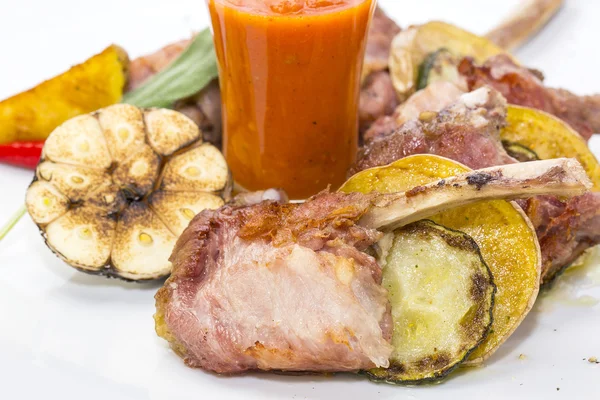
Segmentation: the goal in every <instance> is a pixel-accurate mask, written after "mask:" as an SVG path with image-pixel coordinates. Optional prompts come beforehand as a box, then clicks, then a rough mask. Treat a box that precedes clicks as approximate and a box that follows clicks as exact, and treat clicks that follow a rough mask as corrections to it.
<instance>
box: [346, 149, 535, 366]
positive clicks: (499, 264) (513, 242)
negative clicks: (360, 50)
mask: <svg viewBox="0 0 600 400" xmlns="http://www.w3.org/2000/svg"><path fill="white" fill-rule="evenodd" d="M468 170H469V169H468V168H467V167H465V166H463V165H461V164H459V163H457V162H454V161H452V160H449V159H446V158H442V157H438V156H432V155H417V156H411V157H406V158H403V159H401V160H398V161H396V162H394V163H392V164H390V165H388V166H385V167H377V168H372V169H368V170H365V171H362V172H359V173H358V174H356V175H354V176H353V177H351V178H350V179H349V180H348V181H347V182H346V183H345V184H344V185H343V186H342V188H341V189H340V190H341V191H343V192H362V193H369V192H373V191H378V192H381V193H390V192H400V191H406V190H409V189H411V188H414V187H416V186H419V185H423V184H425V183H430V182H434V181H437V180H439V179H440V178H446V177H450V176H453V175H457V174H460V173H464V172H465V171H468ZM431 219H432V220H433V221H434V222H436V223H438V224H440V225H442V226H445V227H447V228H450V229H454V230H457V231H460V232H463V233H465V234H467V235H469V236H470V237H472V238H473V239H474V240H475V242H476V243H477V245H478V246H479V248H480V249H481V254H482V255H483V258H484V260H485V262H486V263H487V264H488V266H489V268H490V270H491V271H492V274H493V277H494V283H495V284H496V286H497V293H496V298H495V303H494V309H493V316H494V321H493V324H492V331H491V332H490V334H489V335H488V336H487V338H486V339H485V341H484V342H483V343H482V344H481V345H480V346H479V347H478V348H477V349H476V350H475V351H474V352H473V353H472V354H471V356H470V357H469V360H468V362H467V363H469V364H477V363H481V362H483V360H485V359H486V358H488V357H489V356H490V355H491V354H492V353H494V352H495V351H496V350H497V349H498V347H499V346H500V345H501V344H502V343H503V342H504V341H505V340H506V339H507V338H508V337H509V336H510V335H511V334H512V333H513V332H514V330H515V329H516V328H517V327H518V326H519V324H520V323H521V321H522V320H523V318H525V316H526V315H527V313H528V312H529V310H530V309H531V307H532V306H533V303H534V302H535V299H536V297H537V294H538V290H539V280H540V268H541V255H540V249H539V243H538V241H537V237H536V234H535V230H534V229H533V227H532V226H531V223H530V221H529V219H527V217H526V216H525V215H524V214H523V212H522V210H521V209H520V208H519V207H517V206H516V205H514V204H513V203H510V202H507V201H503V200H495V201H485V202H480V203H476V204H472V205H468V206H463V207H459V208H457V209H454V210H451V211H446V212H443V213H441V214H438V215H436V216H434V217H433V218H431Z"/></svg>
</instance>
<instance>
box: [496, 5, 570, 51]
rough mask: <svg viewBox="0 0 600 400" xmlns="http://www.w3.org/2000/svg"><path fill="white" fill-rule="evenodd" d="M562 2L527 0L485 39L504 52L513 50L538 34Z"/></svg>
mask: <svg viewBox="0 0 600 400" xmlns="http://www.w3.org/2000/svg"><path fill="white" fill-rule="evenodd" d="M563 3H564V0H529V1H528V2H527V4H524V5H523V4H519V7H518V9H517V10H516V11H515V12H514V13H513V14H512V15H510V17H509V18H508V19H507V20H506V21H503V22H502V23H501V24H500V25H498V26H497V27H496V28H494V29H493V30H491V31H490V32H488V34H487V35H486V37H487V38H488V39H490V40H491V41H492V42H494V43H496V44H497V45H498V46H500V47H502V48H503V49H506V50H509V51H510V50H514V49H516V48H518V47H520V46H521V45H523V44H524V43H525V42H527V41H528V40H529V39H531V38H532V37H533V36H535V34H536V33H538V32H539V31H540V30H541V29H542V28H543V27H544V25H546V24H547V23H548V21H550V19H551V18H552V17H553V16H554V15H555V14H556V13H557V12H558V10H559V9H560V8H561V6H562V4H563Z"/></svg>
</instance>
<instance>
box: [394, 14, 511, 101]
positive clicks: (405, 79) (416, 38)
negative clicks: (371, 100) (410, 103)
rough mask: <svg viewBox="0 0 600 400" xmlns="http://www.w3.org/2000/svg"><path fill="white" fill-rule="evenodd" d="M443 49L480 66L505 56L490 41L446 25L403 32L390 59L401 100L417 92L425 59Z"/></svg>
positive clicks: (423, 26) (429, 24) (427, 25)
mask: <svg viewBox="0 0 600 400" xmlns="http://www.w3.org/2000/svg"><path fill="white" fill-rule="evenodd" d="M442 48H444V49H446V50H447V51H449V52H450V53H451V54H453V55H455V56H456V57H466V56H470V57H473V58H474V59H475V61H477V62H478V63H483V62H484V61H485V60H487V59H488V58H490V57H492V56H495V55H497V54H506V51H505V50H503V49H501V48H500V47H498V46H496V45H495V44H494V43H493V42H491V41H490V40H488V39H486V38H483V37H480V36H477V35H475V34H473V33H470V32H467V31H465V30H463V29H461V28H459V27H456V26H454V25H450V24H447V23H445V22H439V21H431V22H428V23H426V24H423V25H420V26H413V27H410V28H408V29H406V30H403V31H402V32H400V33H399V34H398V35H396V37H395V38H394V40H393V41H392V45H391V49H390V60H389V67H390V76H391V77H392V83H393V85H394V89H396V94H397V95H398V98H399V99H400V101H404V100H406V99H407V98H408V97H409V96H410V95H411V94H412V93H413V92H414V91H415V90H416V87H417V77H418V72H419V67H420V66H421V64H422V63H423V61H425V59H426V57H427V56H428V55H429V54H431V53H433V52H436V51H438V50H439V49H442ZM509 56H510V55H509ZM511 57H512V56H511Z"/></svg>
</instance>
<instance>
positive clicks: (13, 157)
mask: <svg viewBox="0 0 600 400" xmlns="http://www.w3.org/2000/svg"><path fill="white" fill-rule="evenodd" d="M43 147H44V142H43V141H39V142H13V143H8V144H0V163H3V164H10V165H16V166H18V167H24V168H29V169H35V167H36V166H37V165H38V162H39V161H40V156H41V155H42V148H43Z"/></svg>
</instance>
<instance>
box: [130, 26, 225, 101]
mask: <svg viewBox="0 0 600 400" xmlns="http://www.w3.org/2000/svg"><path fill="white" fill-rule="evenodd" d="M217 76H218V70H217V57H216V55H215V49H214V46H213V41H212V34H211V33H210V30H209V29H208V28H207V29H204V30H203V31H202V32H200V33H198V34H197V35H196V37H195V38H194V39H193V40H192V42H191V43H190V45H189V46H188V47H187V48H186V49H185V50H184V51H183V52H182V53H181V55H180V56H179V57H178V58H177V59H175V60H174V61H173V62H172V63H171V64H169V65H168V66H167V67H166V68H165V69H164V70H162V71H160V72H159V73H157V74H156V75H154V76H152V77H151V78H149V79H148V80H147V81H146V82H144V83H143V84H142V85H141V86H140V87H138V88H136V89H134V90H132V91H130V92H128V93H125V94H124V95H123V99H122V102H123V103H128V104H132V105H135V106H138V107H170V106H172V105H173V103H175V102H176V101H177V100H181V99H184V98H186V97H190V96H193V95H194V94H196V93H198V92H199V91H200V90H202V89H203V88H204V87H205V86H206V85H207V84H208V83H209V82H210V81H211V80H213V79H214V78H216V77H217Z"/></svg>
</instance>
